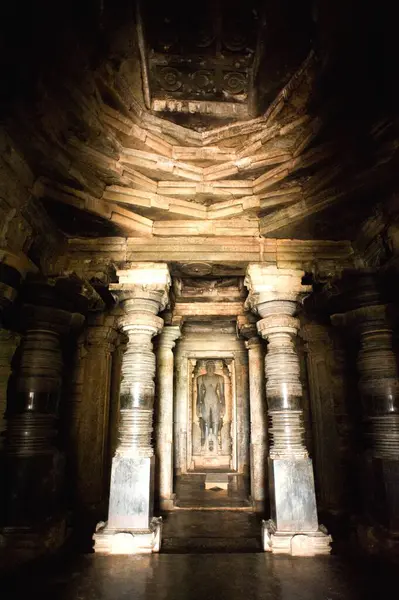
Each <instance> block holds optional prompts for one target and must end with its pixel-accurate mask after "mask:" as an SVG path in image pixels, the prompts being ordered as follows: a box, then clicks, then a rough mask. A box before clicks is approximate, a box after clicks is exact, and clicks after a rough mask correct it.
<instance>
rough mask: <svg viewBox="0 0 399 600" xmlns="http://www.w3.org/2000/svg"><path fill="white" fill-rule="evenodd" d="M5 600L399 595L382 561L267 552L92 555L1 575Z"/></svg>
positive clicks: (369, 598) (366, 599)
mask: <svg viewBox="0 0 399 600" xmlns="http://www.w3.org/2000/svg"><path fill="white" fill-rule="evenodd" d="M0 590H1V593H0V597H1V600H25V599H26V598H40V599H41V600H124V599H129V600H180V599H181V600H197V599H198V600H223V599H224V598H228V599H229V600H243V599H245V600H376V599H377V598H381V599H384V600H385V599H388V598H392V599H394V598H397V597H398V577H397V575H396V572H395V571H394V570H393V569H390V568H389V567H388V566H387V565H383V564H380V563H378V562H369V561H366V560H363V561H359V562H356V561H354V560H352V559H350V560H349V559H346V560H342V559H339V558H338V557H334V556H332V557H320V558H295V559H293V558H288V557H287V558H286V557H273V556H270V555H268V554H264V553H258V554H255V553H254V554H185V555H180V554H174V555H172V554H170V555H168V554H159V555H152V556H148V555H147V556H99V555H94V554H91V555H86V556H77V557H70V558H69V559H67V558H65V557H64V559H63V560H60V559H58V561H52V562H51V563H47V564H45V563H44V564H42V565H40V566H37V565H36V566H35V567H31V568H30V569H29V570H27V569H25V571H21V572H20V573H18V574H16V575H14V576H9V577H7V578H5V579H3V580H0Z"/></svg>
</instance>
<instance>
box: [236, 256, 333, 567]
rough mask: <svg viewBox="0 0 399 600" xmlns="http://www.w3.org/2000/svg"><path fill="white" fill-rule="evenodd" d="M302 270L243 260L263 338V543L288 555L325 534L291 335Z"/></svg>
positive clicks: (318, 542) (323, 543)
mask: <svg viewBox="0 0 399 600" xmlns="http://www.w3.org/2000/svg"><path fill="white" fill-rule="evenodd" d="M303 275H304V273H303V272H302V271H299V270H295V269H278V268H276V267H269V266H263V265H259V264H256V265H249V266H248V270H247V275H246V279H245V285H246V286H247V287H248V289H249V296H248V299H247V305H248V306H249V307H251V308H252V309H253V310H254V311H255V312H256V313H257V314H259V315H260V317H261V320H260V321H258V323H257V329H258V332H259V334H260V335H261V336H262V337H263V338H264V339H266V340H267V341H268V349H267V354H266V360H265V375H266V397H267V404H268V416H269V423H270V426H269V434H270V438H271V439H270V447H269V481H270V502H271V517H272V518H271V520H270V521H268V522H264V524H263V541H264V549H265V550H267V551H271V552H274V553H285V554H292V555H302V556H304V555H308V556H313V555H315V554H327V553H329V552H330V542H331V538H330V536H328V535H326V533H325V532H324V531H322V530H320V529H319V525H318V519H317V508H316V496H315V488H314V478H313V468H312V461H311V459H310V458H309V456H308V452H307V449H306V447H305V442H304V425H303V411H302V407H301V397H302V385H301V381H300V367H299V359H298V355H297V353H296V348H295V337H296V335H297V333H298V329H299V320H298V319H297V318H296V317H295V314H296V312H297V309H298V302H299V301H300V300H301V298H302V297H303V294H304V292H306V291H308V290H309V287H306V286H302V284H301V282H302V277H303Z"/></svg>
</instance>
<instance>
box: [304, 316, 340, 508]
mask: <svg viewBox="0 0 399 600" xmlns="http://www.w3.org/2000/svg"><path fill="white" fill-rule="evenodd" d="M300 335H301V337H302V338H303V339H304V340H305V342H306V345H305V350H306V360H307V371H308V381H309V393H310V404H311V414H312V430H313V438H314V443H313V446H314V453H315V463H316V469H315V471H316V482H317V484H318V499H319V503H320V506H319V508H322V509H323V510H326V511H329V512H331V513H337V512H340V511H342V508H343V491H344V490H343V473H342V469H343V464H342V461H341V451H342V449H341V447H340V439H339V435H338V430H337V418H336V414H335V398H334V381H333V380H334V374H333V372H332V371H333V362H334V348H333V342H332V339H331V337H330V335H329V332H328V329H327V327H326V326H324V325H319V324H317V323H306V324H305V325H304V326H303V327H301V332H300Z"/></svg>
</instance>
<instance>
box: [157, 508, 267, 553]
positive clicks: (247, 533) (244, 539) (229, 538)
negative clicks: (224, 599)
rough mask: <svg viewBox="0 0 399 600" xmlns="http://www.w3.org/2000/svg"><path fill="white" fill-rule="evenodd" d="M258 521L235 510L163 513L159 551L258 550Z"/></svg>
mask: <svg viewBox="0 0 399 600" xmlns="http://www.w3.org/2000/svg"><path fill="white" fill-rule="evenodd" d="M260 521H261V520H260V517H259V516H258V515H256V514H254V513H250V512H242V511H238V510H231V511H218V510H215V511H206V510H194V511H193V510H176V511H173V512H170V513H167V514H166V515H165V516H164V519H163V534H162V552H163V553H165V552H166V553H175V554H176V553H180V554H186V553H191V552H195V553H197V554H199V553H209V552H224V553H231V552H241V553H242V552H261V551H262V546H261V524H260Z"/></svg>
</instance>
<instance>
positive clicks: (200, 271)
mask: <svg viewBox="0 0 399 600" xmlns="http://www.w3.org/2000/svg"><path fill="white" fill-rule="evenodd" d="M180 271H181V272H182V273H184V275H191V276H193V277H203V276H204V275H210V274H211V273H212V265H210V264H209V263H204V262H192V263H184V264H183V265H181V267H180Z"/></svg>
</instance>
